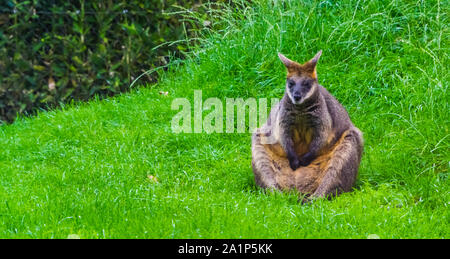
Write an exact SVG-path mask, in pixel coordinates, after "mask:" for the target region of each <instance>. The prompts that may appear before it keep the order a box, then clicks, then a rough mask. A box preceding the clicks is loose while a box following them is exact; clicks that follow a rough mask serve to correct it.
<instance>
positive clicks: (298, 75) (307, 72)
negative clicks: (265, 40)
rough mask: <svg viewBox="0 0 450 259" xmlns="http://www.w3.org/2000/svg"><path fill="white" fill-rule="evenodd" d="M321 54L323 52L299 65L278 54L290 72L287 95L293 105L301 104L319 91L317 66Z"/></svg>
mask: <svg viewBox="0 0 450 259" xmlns="http://www.w3.org/2000/svg"><path fill="white" fill-rule="evenodd" d="M321 54H322V51H319V52H318V53H317V54H316V55H315V56H314V57H313V58H312V59H311V60H310V61H308V62H306V63H304V64H299V63H297V62H295V61H292V60H290V59H288V58H286V57H285V56H283V54H281V53H278V57H279V58H280V60H281V61H282V62H283V64H284V65H285V66H286V68H287V71H288V74H287V80H286V93H287V94H288V96H289V98H290V99H291V101H292V103H294V104H301V103H303V102H304V101H305V100H307V99H308V98H309V97H311V96H312V95H313V93H315V92H316V91H318V84H319V83H318V81H317V72H316V65H317V61H318V60H319V58H320V55H321Z"/></svg>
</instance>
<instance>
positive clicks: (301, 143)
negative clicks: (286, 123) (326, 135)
mask: <svg viewBox="0 0 450 259" xmlns="http://www.w3.org/2000/svg"><path fill="white" fill-rule="evenodd" d="M312 137H313V129H312V128H311V127H308V126H307V125H306V123H299V124H297V125H295V127H294V129H293V141H294V147H295V150H296V151H297V153H298V154H304V153H306V152H308V147H309V144H310V143H311V140H312Z"/></svg>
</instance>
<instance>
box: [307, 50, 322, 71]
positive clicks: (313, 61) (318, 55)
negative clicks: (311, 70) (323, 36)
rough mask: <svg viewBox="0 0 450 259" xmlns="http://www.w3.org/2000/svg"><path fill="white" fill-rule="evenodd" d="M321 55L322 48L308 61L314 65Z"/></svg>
mask: <svg viewBox="0 0 450 259" xmlns="http://www.w3.org/2000/svg"><path fill="white" fill-rule="evenodd" d="M321 55H322V50H319V52H317V54H316V55H315V56H314V57H313V58H312V59H311V60H310V61H309V63H310V64H311V65H312V66H314V67H315V66H316V65H317V61H319V58H320V56H321Z"/></svg>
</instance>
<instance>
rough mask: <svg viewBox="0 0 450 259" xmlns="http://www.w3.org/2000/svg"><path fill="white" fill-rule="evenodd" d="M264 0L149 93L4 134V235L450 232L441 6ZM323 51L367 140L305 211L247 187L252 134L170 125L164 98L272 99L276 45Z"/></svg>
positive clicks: (298, 53) (444, 8)
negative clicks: (353, 162)
mask: <svg viewBox="0 0 450 259" xmlns="http://www.w3.org/2000/svg"><path fill="white" fill-rule="evenodd" d="M262 2H263V3H262V4H254V6H252V7H251V8H244V9H242V10H241V11H239V12H237V13H234V14H233V15H232V14H230V12H228V11H226V10H225V11H223V13H222V14H221V16H222V17H223V18H221V20H220V21H217V22H218V23H221V27H222V28H223V30H222V31H219V33H211V34H210V33H208V32H205V34H206V36H205V37H206V39H205V40H204V41H203V42H202V47H201V48H199V49H198V51H197V52H195V53H192V54H191V57H190V58H189V59H188V60H187V61H186V63H185V65H184V66H180V67H173V69H172V70H171V71H169V72H165V73H163V74H162V75H161V76H162V80H161V82H160V83H159V84H158V85H156V86H152V87H147V88H140V89H139V90H136V91H134V92H133V93H130V94H124V95H122V96H119V97H116V98H112V99H108V100H104V101H92V102H90V103H88V104H80V105H76V106H73V107H66V108H63V109H62V111H51V112H45V113H41V114H39V116H37V117H36V118H31V119H21V120H19V121H18V122H16V123H14V124H13V125H9V126H2V127H0V146H1V153H0V217H1V220H0V237H2V238H5V237H12V238H20V237H30V238H49V237H52V238H65V237H67V236H68V235H69V234H77V235H79V236H80V237H82V238H96V237H99V238H103V237H106V238H118V237H121V238H134V237H144V238H240V237H242V238H304V237H321V238H322V237H344V238H366V237H367V235H369V234H377V235H378V236H380V237H382V238H430V237H441V238H442V237H443V238H450V233H449V208H448V207H449V202H450V199H449V198H450V195H449V180H448V167H449V158H450V157H449V140H450V138H449V137H448V136H449V132H448V125H449V119H448V118H449V107H448V100H449V95H448V91H447V89H448V81H449V76H448V73H449V71H448V63H449V58H448V53H449V48H448V42H449V34H448V26H447V25H448V17H447V15H444V14H448V13H449V10H448V2H444V3H446V4H444V3H439V2H435V1H423V2H418V3H414V2H412V1H396V0H393V1H336V2H334V1H322V2H315V3H308V4H301V3H297V2H302V1H291V3H285V4H281V3H278V4H265V3H264V2H266V1H262ZM319 49H323V50H324V53H323V55H322V58H321V60H320V62H319V66H318V74H319V80H320V82H321V84H322V85H324V86H325V87H327V88H328V89H329V91H330V92H331V93H332V94H333V95H335V96H336V97H337V98H338V100H340V101H341V102H342V103H343V105H344V106H345V107H346V108H347V109H348V111H349V113H350V115H351V118H352V120H353V121H354V123H355V125H356V126H358V127H359V128H360V129H361V130H362V131H363V132H364V136H365V141H366V145H365V153H364V156H363V159H362V163H361V167H360V175H359V179H358V183H357V186H356V190H355V191H354V192H352V193H347V194H344V195H342V196H341V197H339V198H338V199H335V200H333V201H324V200H319V201H316V202H314V203H312V204H309V205H303V206H302V205H300V204H298V203H297V198H296V194H295V193H274V194H272V193H264V192H262V191H261V190H259V189H258V188H257V187H256V186H255V184H254V180H253V175H252V171H251V166H250V161H251V154H250V135H249V134H209V135H208V134H179V135H175V134H173V133H171V131H170V121H171V118H172V117H173V115H174V114H175V113H176V111H171V109H170V104H171V102H172V100H173V99H174V98H176V97H188V98H190V99H192V97H193V89H202V90H203V99H204V100H205V99H206V98H207V97H219V98H221V99H224V98H225V97H243V98H248V97H281V95H282V94H283V80H284V77H285V74H284V69H283V67H282V65H281V64H280V62H279V61H278V60H277V56H276V53H277V52H278V51H280V52H282V53H284V54H286V55H287V56H288V57H290V58H293V59H298V60H299V61H304V60H306V59H308V58H310V57H312V56H313V55H314V54H315V53H316V52H317V51H318V50H319ZM161 90H164V91H168V92H169V95H168V96H160V95H159V94H158V92H159V91H161ZM148 175H154V176H156V177H157V178H158V181H159V183H153V182H152V181H150V180H149V179H148V177H147V176H148Z"/></svg>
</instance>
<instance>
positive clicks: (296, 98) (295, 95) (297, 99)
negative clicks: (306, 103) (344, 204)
mask: <svg viewBox="0 0 450 259" xmlns="http://www.w3.org/2000/svg"><path fill="white" fill-rule="evenodd" d="M300 99H302V96H301V95H300V94H299V93H294V100H295V101H296V102H297V101H300Z"/></svg>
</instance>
